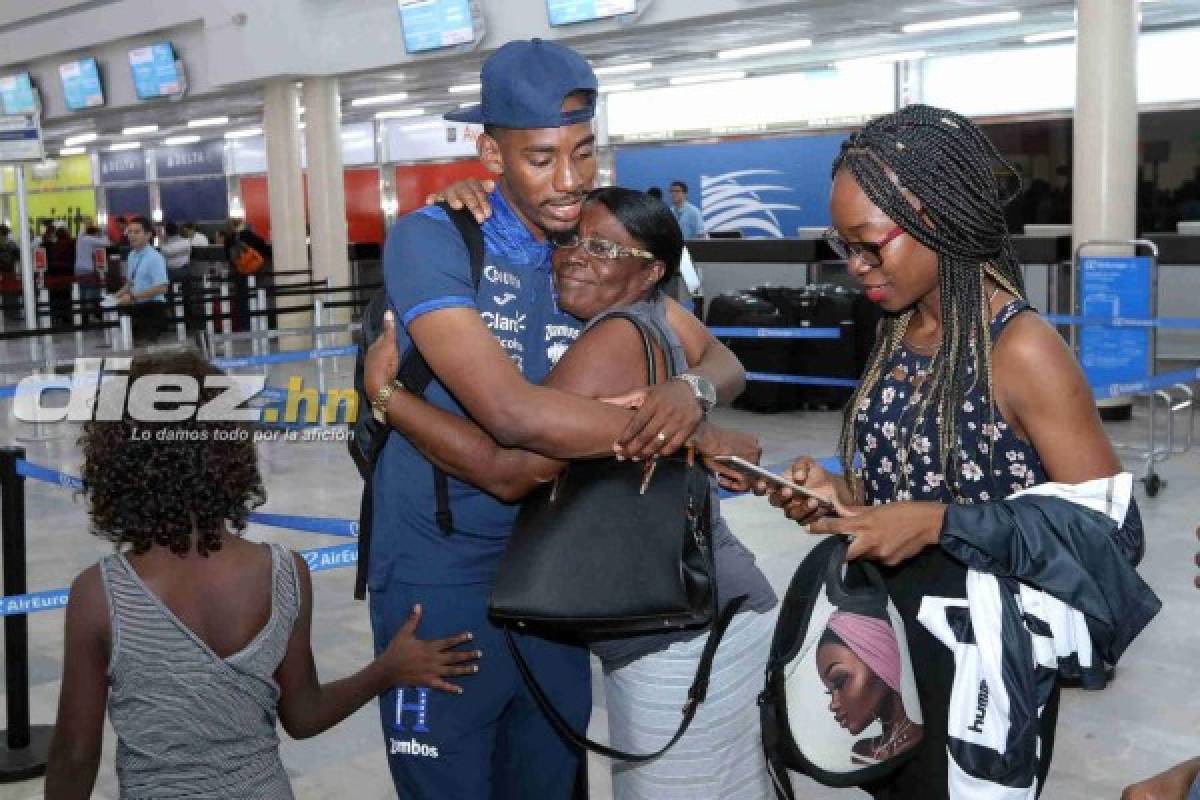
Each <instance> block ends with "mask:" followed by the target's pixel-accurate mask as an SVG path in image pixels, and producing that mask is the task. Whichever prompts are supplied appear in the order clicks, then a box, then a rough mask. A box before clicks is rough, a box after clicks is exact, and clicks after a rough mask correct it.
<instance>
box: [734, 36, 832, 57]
mask: <svg viewBox="0 0 1200 800" xmlns="http://www.w3.org/2000/svg"><path fill="white" fill-rule="evenodd" d="M806 47H812V39H791V40H790V41H786V42H773V43H771V44H756V45H754V46H753V47H739V48H737V49H736V50H721V51H719V52H718V53H717V58H719V59H721V60H722V61H728V60H729V59H731V58H751V57H753V56H769V55H771V54H773V53H788V52H791V51H792V50H803V49H804V48H806Z"/></svg>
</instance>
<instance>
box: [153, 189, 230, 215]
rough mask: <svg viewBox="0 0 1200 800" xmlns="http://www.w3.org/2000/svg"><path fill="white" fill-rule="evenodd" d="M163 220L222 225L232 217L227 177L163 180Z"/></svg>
mask: <svg viewBox="0 0 1200 800" xmlns="http://www.w3.org/2000/svg"><path fill="white" fill-rule="evenodd" d="M158 195H159V199H160V200H161V201H162V211H163V219H164V220H172V221H174V222H223V221H225V220H226V219H228V217H229V194H228V192H227V190H226V186H225V179H224V178H198V179H196V180H179V181H163V182H162V183H160V184H159V186H158Z"/></svg>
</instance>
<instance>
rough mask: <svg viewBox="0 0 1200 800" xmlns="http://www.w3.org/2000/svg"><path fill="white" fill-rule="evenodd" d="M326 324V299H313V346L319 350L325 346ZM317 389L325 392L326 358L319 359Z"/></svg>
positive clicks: (322, 392)
mask: <svg viewBox="0 0 1200 800" xmlns="http://www.w3.org/2000/svg"><path fill="white" fill-rule="evenodd" d="M324 324H325V301H324V300H322V299H321V298H319V297H318V298H315V299H314V300H313V347H315V348H316V349H317V350H320V349H322V348H323V347H324V346H325V336H324V334H322V333H321V327H322V326H323V325H324ZM317 391H318V392H320V393H321V394H322V395H324V394H325V359H323V358H318V359H317Z"/></svg>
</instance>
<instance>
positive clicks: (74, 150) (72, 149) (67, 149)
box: [58, 147, 87, 156]
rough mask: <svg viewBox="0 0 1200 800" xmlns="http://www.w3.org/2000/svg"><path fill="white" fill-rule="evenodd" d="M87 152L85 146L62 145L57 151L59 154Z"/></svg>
mask: <svg viewBox="0 0 1200 800" xmlns="http://www.w3.org/2000/svg"><path fill="white" fill-rule="evenodd" d="M86 152H87V148H86V147H64V148H62V149H61V150H59V151H58V154H59V155H60V156H79V155H83V154H84V153H86Z"/></svg>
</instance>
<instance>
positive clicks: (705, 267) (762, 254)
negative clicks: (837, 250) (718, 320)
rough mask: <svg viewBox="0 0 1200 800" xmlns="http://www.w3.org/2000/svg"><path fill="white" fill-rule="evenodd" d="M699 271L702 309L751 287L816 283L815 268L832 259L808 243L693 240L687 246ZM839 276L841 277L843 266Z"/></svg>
mask: <svg viewBox="0 0 1200 800" xmlns="http://www.w3.org/2000/svg"><path fill="white" fill-rule="evenodd" d="M687 249H688V252H689V253H690V254H691V256H692V263H694V264H695V265H696V268H697V269H698V270H699V271H700V278H701V292H702V294H703V295H704V298H705V301H706V302H705V305H706V306H707V304H708V301H711V300H712V299H713V298H714V297H717V296H718V295H721V294H725V293H726V292H736V291H738V290H740V289H749V288H751V287H754V286H762V285H763V284H770V285H772V286H787V287H799V286H807V285H808V284H810V283H817V282H822V283H833V282H840V281H828V280H820V279H818V278H817V273H818V272H819V271H820V270H819V269H818V268H817V266H816V265H817V264H818V263H819V262H820V261H821V260H827V259H828V258H832V257H833V253H832V252H831V251H830V250H829V246H828V245H827V244H825V243H824V242H822V241H816V240H811V239H693V240H691V241H689V242H687ZM839 271H840V273H841V274H842V275H845V272H846V269H845V265H844V264H842V265H841V268H840V270H839Z"/></svg>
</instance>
